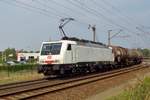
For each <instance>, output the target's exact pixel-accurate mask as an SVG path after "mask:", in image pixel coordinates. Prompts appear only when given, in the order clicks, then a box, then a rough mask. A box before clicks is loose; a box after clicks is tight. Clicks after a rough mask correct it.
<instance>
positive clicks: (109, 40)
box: [108, 29, 122, 46]
mask: <svg viewBox="0 0 150 100" xmlns="http://www.w3.org/2000/svg"><path fill="white" fill-rule="evenodd" d="M111 31H112V30H108V46H110V45H111V39H112V38H114V37H115V36H116V35H118V34H119V33H120V32H121V31H122V29H120V30H119V32H117V33H115V34H114V35H112V36H111Z"/></svg>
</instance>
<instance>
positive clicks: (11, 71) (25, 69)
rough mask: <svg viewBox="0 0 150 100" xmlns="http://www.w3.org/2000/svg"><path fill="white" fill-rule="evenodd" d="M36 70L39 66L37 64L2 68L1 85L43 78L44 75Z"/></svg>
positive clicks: (0, 73) (0, 72) (0, 71)
mask: <svg viewBox="0 0 150 100" xmlns="http://www.w3.org/2000/svg"><path fill="white" fill-rule="evenodd" d="M36 69H37V65H35V64H25V65H14V66H8V65H5V66H0V84H5V83H11V82H17V81H23V80H31V79H38V78H41V77H43V75H41V74H38V73H37V70H36Z"/></svg>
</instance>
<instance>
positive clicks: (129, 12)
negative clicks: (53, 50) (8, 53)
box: [0, 0, 150, 50]
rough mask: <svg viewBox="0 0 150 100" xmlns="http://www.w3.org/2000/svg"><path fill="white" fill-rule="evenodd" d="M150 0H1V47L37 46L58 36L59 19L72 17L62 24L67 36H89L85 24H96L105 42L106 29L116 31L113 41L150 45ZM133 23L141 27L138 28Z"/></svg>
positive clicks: (37, 48) (120, 43) (121, 43)
mask: <svg viewBox="0 0 150 100" xmlns="http://www.w3.org/2000/svg"><path fill="white" fill-rule="evenodd" d="M149 4H150V1H149V0H93V1H92V0H0V12H1V14H0V50H4V49H5V48H8V47H10V48H16V49H25V50H39V48H40V45H41V43H42V41H48V40H59V39H60V38H61V34H60V33H59V30H58V25H59V20H60V19H61V18H64V17H73V18H74V19H75V21H73V22H70V23H69V24H67V25H66V26H65V28H64V30H65V31H66V33H67V35H68V36H74V37H78V38H84V39H89V40H91V39H92V33H91V32H92V31H91V30H89V29H88V24H91V25H96V28H97V30H96V33H97V35H96V36H97V37H96V39H97V41H100V42H103V43H107V31H108V30H112V35H113V33H117V32H118V31H119V30H120V29H122V30H123V31H122V32H121V33H120V34H119V35H118V36H116V37H115V38H113V39H112V40H111V41H112V44H113V45H120V46H124V47H128V48H137V47H140V48H150V45H149V44H150V40H149V39H150V23H149V18H150V6H149ZM136 27H138V28H139V29H141V31H139V30H137V29H136Z"/></svg>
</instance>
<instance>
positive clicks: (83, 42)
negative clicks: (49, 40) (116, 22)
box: [61, 37, 107, 47]
mask: <svg viewBox="0 0 150 100" xmlns="http://www.w3.org/2000/svg"><path fill="white" fill-rule="evenodd" d="M61 40H69V41H75V42H77V44H80V45H86V46H94V47H107V46H106V45H105V44H103V43H101V42H94V41H90V40H85V39H78V38H75V37H63V38H62V39H61Z"/></svg>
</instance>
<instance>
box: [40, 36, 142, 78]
mask: <svg viewBox="0 0 150 100" xmlns="http://www.w3.org/2000/svg"><path fill="white" fill-rule="evenodd" d="M141 62H142V55H141V53H140V52H138V51H137V50H131V49H126V48H123V47H119V46H107V45H105V44H103V43H100V42H93V41H89V40H83V39H77V38H68V37H64V38H62V39H61V40H60V41H54V42H43V43H42V46H41V50H40V56H39V65H40V66H39V67H38V72H39V73H43V74H44V75H45V76H49V75H64V74H73V73H87V72H94V71H101V70H104V69H109V68H115V67H116V66H117V67H119V66H128V65H133V64H139V63H141Z"/></svg>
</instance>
